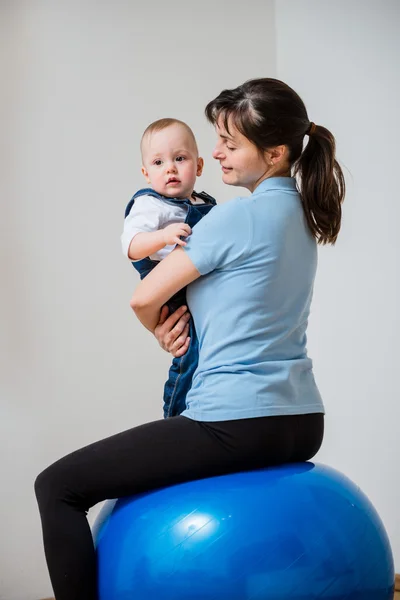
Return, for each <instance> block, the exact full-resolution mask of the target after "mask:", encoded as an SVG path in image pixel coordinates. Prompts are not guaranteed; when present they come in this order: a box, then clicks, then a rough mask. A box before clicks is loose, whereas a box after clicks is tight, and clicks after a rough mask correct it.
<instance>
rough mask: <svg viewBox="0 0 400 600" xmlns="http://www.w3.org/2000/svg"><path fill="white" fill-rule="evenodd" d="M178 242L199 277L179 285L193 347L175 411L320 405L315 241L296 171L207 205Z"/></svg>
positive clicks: (246, 412) (293, 410)
mask: <svg viewBox="0 0 400 600" xmlns="http://www.w3.org/2000/svg"><path fill="white" fill-rule="evenodd" d="M184 249H185V252H186V253H187V255H188V256H189V258H190V259H191V261H192V262H193V264H194V265H195V267H196V268H197V269H198V271H199V272H200V273H201V275H202V277H200V278H199V279H197V280H196V281H194V282H193V283H192V284H190V285H189V287H188V292H187V302H188V306H189V310H190V312H191V314H192V316H193V319H194V323H195V327H196V331H197V335H198V338H199V347H200V351H199V365H198V368H197V370H196V372H195V374H194V377H193V384H192V388H191V390H190V392H189V394H188V396H187V399H186V403H187V409H186V410H185V411H184V412H183V413H182V414H183V416H185V417H189V418H191V419H195V420H201V421H224V420H231V419H245V418H250V417H262V416H269V415H293V414H306V413H316V412H324V408H323V404H322V400H321V397H320V394H319V391H318V388H317V386H316V384H315V381H314V375H313V371H312V361H311V359H310V358H309V357H308V356H307V349H306V341H307V338H306V329H307V320H308V316H309V312H310V304H311V298H312V293H313V284H314V278H315V272H316V267H317V247H316V242H315V240H314V239H313V237H312V235H311V234H310V232H309V230H308V227H307V224H306V222H305V218H304V214H303V209H302V206H301V200H300V196H299V194H298V192H297V188H296V182H295V180H294V178H291V177H272V178H269V179H266V180H264V181H263V182H261V184H260V185H259V186H258V187H257V189H256V190H255V191H254V192H253V194H252V195H251V196H249V197H243V198H240V197H239V198H235V199H234V200H230V201H229V202H226V203H225V204H222V205H219V206H217V207H215V208H214V209H213V210H212V211H211V212H210V213H209V214H208V215H207V216H206V217H204V218H203V219H202V220H201V221H200V222H199V223H198V224H197V225H196V226H195V227H194V228H193V233H192V235H191V236H190V238H189V239H188V243H187V246H186V247H184Z"/></svg>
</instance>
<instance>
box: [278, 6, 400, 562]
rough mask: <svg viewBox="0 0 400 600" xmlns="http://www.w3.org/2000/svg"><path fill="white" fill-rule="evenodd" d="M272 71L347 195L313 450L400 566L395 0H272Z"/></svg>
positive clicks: (320, 344) (331, 262) (322, 338)
mask: <svg viewBox="0 0 400 600" xmlns="http://www.w3.org/2000/svg"><path fill="white" fill-rule="evenodd" d="M275 4H276V36H277V73H278V77H279V78H280V79H283V80H285V81H287V83H289V85H292V86H293V87H294V88H295V89H296V91H298V93H299V94H300V95H301V96H302V97H303V100H304V101H305V102H306V105H307V107H308V111H309V117H310V119H311V120H313V121H315V122H316V123H317V124H318V123H319V124H321V125H325V126H326V127H328V128H330V129H331V130H332V132H333V133H334V134H335V135H336V137H337V146H338V156H339V159H340V161H341V163H342V164H343V165H344V166H345V167H346V169H347V171H346V173H347V183H348V194H347V198H346V201H345V204H344V223H343V231H342V233H341V235H340V238H339V241H338V243H337V246H336V248H334V249H331V248H324V249H322V250H321V252H320V264H319V273H318V278H317V284H316V290H315V296H314V304H313V312H312V316H311V321H310V329H309V350H310V354H311V355H312V356H313V358H314V367H315V373H316V377H317V381H318V383H319V385H320V388H321V391H322V393H323V396H324V400H325V403H326V408H327V420H326V426H327V427H326V429H327V431H326V437H325V442H324V445H323V447H322V450H321V452H320V453H319V456H318V460H320V461H321V462H326V463H328V464H331V465H332V466H334V467H337V468H339V469H340V470H342V471H343V472H344V473H346V474H347V475H349V476H350V477H351V478H352V479H353V480H354V481H355V482H357V483H358V484H359V485H360V487H361V488H362V489H363V490H364V491H365V492H366V493H367V494H368V496H369V497H370V499H371V500H372V502H373V503H374V505H375V507H376V508H377V510H378V511H379V513H380V515H381V517H382V519H383V521H384V523H385V525H386V528H387V531H388V533H389V536H390V539H391V543H392V547H393V551H394V555H395V563H396V567H397V571H398V572H399V570H400V517H399V507H400V488H399V486H398V484H397V485H396V479H397V474H398V458H399V452H398V448H399V446H398V436H399V422H400V419H399V417H400V402H399V400H400V392H399V390H400V385H399V372H400V352H399V345H398V339H399V334H400V328H399V306H400V297H399V258H400V257H399V249H400V244H399V222H400V208H399V191H398V175H397V173H398V151H399V138H400V127H399V118H398V114H399V97H400V78H399V69H398V61H399V56H400V3H399V2H398V0H380V2H377V1H371V0H351V1H349V0H336V1H335V2H332V1H331V0H277V1H276V3H275Z"/></svg>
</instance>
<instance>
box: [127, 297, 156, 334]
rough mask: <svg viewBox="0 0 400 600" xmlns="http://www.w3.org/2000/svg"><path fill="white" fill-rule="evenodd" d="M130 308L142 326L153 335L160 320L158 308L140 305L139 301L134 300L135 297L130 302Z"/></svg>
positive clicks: (150, 305)
mask: <svg viewBox="0 0 400 600" xmlns="http://www.w3.org/2000/svg"><path fill="white" fill-rule="evenodd" d="M131 308H132V310H133V312H134V313H135V315H136V316H137V318H138V319H139V321H140V322H141V323H142V325H144V326H145V327H146V329H148V330H149V331H151V333H154V330H155V328H156V325H157V324H158V322H159V320H160V312H161V310H160V308H159V307H158V306H154V305H152V304H140V302H139V301H136V300H135V297H133V298H132V300H131Z"/></svg>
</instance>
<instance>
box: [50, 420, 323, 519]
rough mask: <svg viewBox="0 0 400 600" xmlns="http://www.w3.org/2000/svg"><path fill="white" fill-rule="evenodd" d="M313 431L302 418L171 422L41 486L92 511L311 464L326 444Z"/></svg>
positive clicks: (64, 464) (88, 453)
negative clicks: (191, 485)
mask: <svg viewBox="0 0 400 600" xmlns="http://www.w3.org/2000/svg"><path fill="white" fill-rule="evenodd" d="M308 416H310V417H311V418H312V417H313V416H312V415H306V416H305V417H308ZM320 417H321V418H322V415H320ZM300 419H303V422H307V419H304V417H301V418H300ZM310 428H311V429H310ZM311 430H316V425H315V422H313V423H311V420H310V426H309V427H304V426H303V425H302V424H301V423H299V417H298V416H293V417H291V416H290V417H262V418H254V419H241V420H237V421H224V422H212V423H208V422H207V423H206V422H199V421H194V420H191V419H188V418H186V417H182V416H179V417H173V418H170V419H163V420H160V421H154V422H151V423H146V424H144V425H140V426H138V427H134V428H133V429H129V430H127V431H124V432H122V433H118V434H116V435H113V436H111V437H108V438H106V439H103V440H101V441H99V442H96V443H94V444H90V445H89V446H86V447H84V448H81V449H80V450H77V451H75V452H73V453H72V454H69V455H67V456H65V457H64V458H62V459H60V460H59V461H57V462H56V463H54V464H53V465H51V466H50V467H48V469H46V470H45V471H44V472H43V473H42V474H41V475H40V476H39V478H38V479H39V480H40V479H43V478H44V479H45V480H46V484H47V485H46V486H45V487H46V488H47V490H48V491H50V490H51V494H52V495H54V494H56V495H58V496H60V494H62V495H63V497H64V498H65V499H69V500H70V501H71V502H72V503H74V502H78V503H79V505H80V506H82V507H84V508H86V509H88V508H90V507H91V506H93V505H94V504H96V503H97V502H100V501H102V500H105V499H107V498H117V497H122V496H127V495H131V494H136V493H140V492H143V491H147V490H150V489H154V488H158V487H163V486H166V485H171V484H174V483H180V482H183V481H188V480H191V479H199V478H203V477H211V476H215V475H220V474H223V473H230V472H234V471H239V470H246V469H252V468H262V467H266V466H269V465H273V464H280V463H284V462H289V461H293V460H306V459H307V458H311V455H310V449H311V446H312V447H313V448H314V449H315V448H316V449H318V448H317V446H318V447H319V445H318V439H319V438H320V439H321V440H322V435H321V434H320V433H318V432H317V431H315V432H314V434H313V435H314V441H313V440H312V439H311V438H312V435H311V436H310V431H311ZM310 440H311V443H310ZM319 443H320V442H319ZM299 450H300V452H299ZM296 451H297V455H296ZM309 455H310V456H309Z"/></svg>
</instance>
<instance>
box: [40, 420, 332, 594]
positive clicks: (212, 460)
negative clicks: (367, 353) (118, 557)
mask: <svg viewBox="0 0 400 600" xmlns="http://www.w3.org/2000/svg"><path fill="white" fill-rule="evenodd" d="M323 429H324V418H323V415H322V414H309V415H293V416H278V417H260V418H252V419H241V420H235V421H222V422H216V423H205V422H199V421H193V420H191V419H188V418H186V417H182V416H180V417H174V418H171V419H166V420H162V421H155V422H153V423H147V424H145V425H140V426H139V427H135V428H133V429H130V430H128V431H124V432H123V433H119V434H117V435H114V436H112V437H109V438H106V439H104V440H102V441H100V442H96V443H95V444H91V445H90V446H86V447H85V448H82V449H80V450H77V451H76V452H73V453H72V454H69V455H68V456H66V457H64V458H62V459H60V460H58V461H57V462H56V463H54V464H53V465H51V466H50V467H48V468H47V469H46V470H45V471H43V472H42V473H41V474H40V475H39V476H38V478H37V480H36V482H35V490H36V496H37V499H38V503H39V509H40V515H41V519H42V526H43V538H44V546H45V553H46V559H47V564H48V568H49V572H50V577H51V582H52V585H53V589H54V593H55V596H56V600H95V599H96V598H97V590H96V561H95V553H94V548H93V542H92V536H91V532H90V528H89V525H88V522H87V519H86V513H87V511H88V510H89V508H90V507H92V506H93V505H94V504H96V503H97V502H100V501H102V500H105V499H106V498H119V497H121V496H128V495H131V494H137V493H139V492H143V491H146V490H150V489H154V488H158V487H162V486H166V485H171V484H174V483H179V482H183V481H187V480H190V479H200V478H203V477H211V476H214V475H221V474H224V473H231V472H235V471H241V470H250V469H258V468H262V467H267V466H270V465H276V464H281V463H287V462H297V461H305V460H308V459H310V458H312V457H313V456H314V454H315V453H316V452H317V451H318V449H319V447H320V445H321V442H322V438H323Z"/></svg>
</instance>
